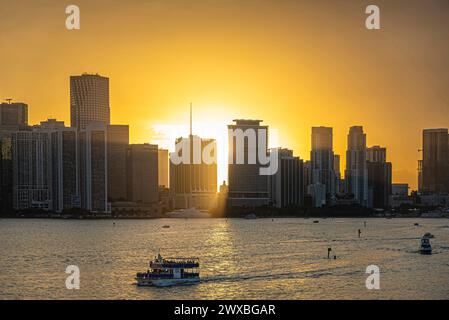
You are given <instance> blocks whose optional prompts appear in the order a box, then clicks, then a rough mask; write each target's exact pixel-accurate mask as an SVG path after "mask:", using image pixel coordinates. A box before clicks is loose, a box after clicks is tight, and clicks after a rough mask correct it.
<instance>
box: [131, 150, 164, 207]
mask: <svg viewBox="0 0 449 320" xmlns="http://www.w3.org/2000/svg"><path fill="white" fill-rule="evenodd" d="M127 158H128V159H127V163H128V169H127V171H128V199H129V200H130V201H133V202H136V203H139V204H142V205H145V204H154V203H157V202H158V201H159V187H158V146H157V145H154V144H130V145H129V147H128V154H127Z"/></svg>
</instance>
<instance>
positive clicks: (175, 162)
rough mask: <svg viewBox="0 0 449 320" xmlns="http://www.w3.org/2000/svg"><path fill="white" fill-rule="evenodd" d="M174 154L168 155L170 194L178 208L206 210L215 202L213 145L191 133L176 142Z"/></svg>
mask: <svg viewBox="0 0 449 320" xmlns="http://www.w3.org/2000/svg"><path fill="white" fill-rule="evenodd" d="M176 146H177V147H176V151H175V152H173V153H171V154H170V194H171V199H172V203H173V206H174V207H175V208H179V209H185V208H200V209H210V208H213V207H215V206H216V201H217V153H216V152H217V142H216V141H215V139H204V138H200V137H199V136H196V135H193V133H192V104H190V134H189V137H188V138H182V137H180V138H178V139H176Z"/></svg>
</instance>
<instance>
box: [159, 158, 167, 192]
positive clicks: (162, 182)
mask: <svg viewBox="0 0 449 320" xmlns="http://www.w3.org/2000/svg"><path fill="white" fill-rule="evenodd" d="M158 177H159V182H158V183H159V186H162V187H165V188H168V187H169V184H168V150H166V149H159V151H158Z"/></svg>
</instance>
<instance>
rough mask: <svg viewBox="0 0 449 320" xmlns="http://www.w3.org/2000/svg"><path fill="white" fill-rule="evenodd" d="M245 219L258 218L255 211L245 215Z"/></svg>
mask: <svg viewBox="0 0 449 320" xmlns="http://www.w3.org/2000/svg"><path fill="white" fill-rule="evenodd" d="M245 219H249V220H252V219H257V216H256V215H255V214H254V213H250V214H247V215H246V216H245Z"/></svg>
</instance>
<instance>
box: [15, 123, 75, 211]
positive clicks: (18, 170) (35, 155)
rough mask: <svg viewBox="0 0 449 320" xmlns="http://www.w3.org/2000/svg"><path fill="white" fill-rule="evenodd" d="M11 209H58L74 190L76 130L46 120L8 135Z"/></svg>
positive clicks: (70, 205)
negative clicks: (10, 149) (10, 143)
mask: <svg viewBox="0 0 449 320" xmlns="http://www.w3.org/2000/svg"><path fill="white" fill-rule="evenodd" d="M12 142H13V143H12V153H13V157H12V158H13V170H12V172H13V173H14V177H13V199H14V201H13V202H14V208H15V209H29V208H39V209H46V210H52V211H55V212H62V211H63V210H64V209H71V208H73V207H74V206H75V205H76V203H74V200H76V199H77V197H78V195H79V192H78V163H77V160H78V159H77V155H78V153H77V131H76V129H75V128H67V127H65V126H64V122H62V121H56V120H55V119H49V120H47V121H43V122H41V124H40V125H36V126H33V129H32V131H17V132H14V133H13V136H12Z"/></svg>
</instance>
